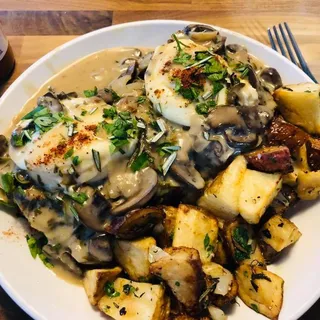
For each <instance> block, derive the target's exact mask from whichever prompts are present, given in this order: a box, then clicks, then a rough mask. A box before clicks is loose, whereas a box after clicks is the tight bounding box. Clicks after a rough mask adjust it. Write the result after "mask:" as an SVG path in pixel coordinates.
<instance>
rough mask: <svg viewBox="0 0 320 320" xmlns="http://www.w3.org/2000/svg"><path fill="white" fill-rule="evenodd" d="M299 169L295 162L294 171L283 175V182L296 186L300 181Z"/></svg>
mask: <svg viewBox="0 0 320 320" xmlns="http://www.w3.org/2000/svg"><path fill="white" fill-rule="evenodd" d="M298 174H299V169H298V166H297V165H296V164H293V171H292V172H289V173H286V174H284V175H283V176H282V183H283V184H287V185H288V186H290V187H295V186H296V185H297V182H298Z"/></svg>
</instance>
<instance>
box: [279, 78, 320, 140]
mask: <svg viewBox="0 0 320 320" xmlns="http://www.w3.org/2000/svg"><path fill="white" fill-rule="evenodd" d="M319 91H320V85H319V84H315V83H300V84H292V85H286V86H285V87H282V88H279V89H278V90H276V91H275V92H274V94H273V96H274V99H275V101H276V102H277V103H278V106H279V110H280V112H281V114H282V115H283V117H284V118H285V119H286V120H287V121H289V122H291V123H293V124H295V125H297V126H299V127H302V128H304V129H305V130H306V131H307V132H309V133H315V134H319V133H320V96H319Z"/></svg>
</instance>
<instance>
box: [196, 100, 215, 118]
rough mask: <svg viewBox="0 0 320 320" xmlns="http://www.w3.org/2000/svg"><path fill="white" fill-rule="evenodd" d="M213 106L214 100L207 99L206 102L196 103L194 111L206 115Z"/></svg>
mask: <svg viewBox="0 0 320 320" xmlns="http://www.w3.org/2000/svg"><path fill="white" fill-rule="evenodd" d="M215 106H216V102H215V101H214V100H209V101H207V102H202V103H198V104H197V105H196V111H197V113H198V114H202V115H207V114H208V113H209V112H210V111H211V109H213V108H214V107H215Z"/></svg>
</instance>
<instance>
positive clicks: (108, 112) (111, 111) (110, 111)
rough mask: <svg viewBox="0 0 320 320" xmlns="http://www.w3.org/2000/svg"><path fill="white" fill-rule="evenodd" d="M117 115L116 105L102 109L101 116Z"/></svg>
mask: <svg viewBox="0 0 320 320" xmlns="http://www.w3.org/2000/svg"><path fill="white" fill-rule="evenodd" d="M116 116H117V109H116V107H111V108H109V109H103V117H104V118H110V119H114V118H115V117H116Z"/></svg>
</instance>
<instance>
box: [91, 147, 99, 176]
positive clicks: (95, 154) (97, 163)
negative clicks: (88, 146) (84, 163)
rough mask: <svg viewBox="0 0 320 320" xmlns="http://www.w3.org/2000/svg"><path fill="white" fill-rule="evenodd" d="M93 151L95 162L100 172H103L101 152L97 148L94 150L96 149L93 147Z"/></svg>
mask: <svg viewBox="0 0 320 320" xmlns="http://www.w3.org/2000/svg"><path fill="white" fill-rule="evenodd" d="M91 151H92V157H93V161H94V164H95V166H96V168H97V170H98V171H99V172H101V159H100V152H99V151H97V150H94V149H92V150H91Z"/></svg>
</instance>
